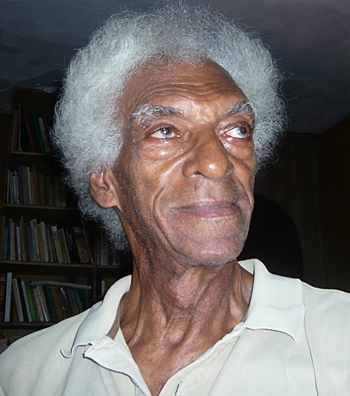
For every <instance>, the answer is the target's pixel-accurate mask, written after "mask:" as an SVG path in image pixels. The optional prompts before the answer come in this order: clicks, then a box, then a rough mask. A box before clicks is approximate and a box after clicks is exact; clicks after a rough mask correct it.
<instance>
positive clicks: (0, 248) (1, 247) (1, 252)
mask: <svg viewBox="0 0 350 396" xmlns="http://www.w3.org/2000/svg"><path fill="white" fill-rule="evenodd" d="M5 228H6V216H2V218H1V231H0V235H1V242H0V260H6V259H5V258H4V257H5V241H6V235H5Z"/></svg>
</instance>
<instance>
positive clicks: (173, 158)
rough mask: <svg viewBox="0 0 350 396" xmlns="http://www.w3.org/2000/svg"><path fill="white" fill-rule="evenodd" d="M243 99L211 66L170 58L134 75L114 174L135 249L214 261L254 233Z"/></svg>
mask: <svg viewBox="0 0 350 396" xmlns="http://www.w3.org/2000/svg"><path fill="white" fill-rule="evenodd" d="M246 102H247V98H246V97H245V96H244V94H243V93H242V92H241V91H240V90H239V88H238V87H237V86H236V85H235V83H234V82H233V80H232V79H231V78H230V77H229V76H228V75H227V74H226V72H225V71H224V70H223V69H221V68H220V67H219V66H217V65H216V64H214V63H212V62H206V63H204V64H202V65H200V66H199V65H194V64H192V63H190V62H184V63H182V64H180V65H177V66H173V67H172V66H169V64H165V63H164V64H162V65H158V66H152V67H148V68H143V69H142V70H141V71H139V72H138V73H137V74H136V75H134V76H132V77H131V78H130V80H129V81H128V83H127V84H126V87H125V90H124V94H123V98H122V105H123V110H124V112H123V115H124V131H125V132H124V133H125V135H124V143H123V147H122V149H121V152H120V155H119V158H118V160H117V162H116V164H115V169H114V174H115V177H116V186H117V193H118V197H119V202H120V212H121V218H122V222H123V225H124V228H125V230H126V233H127V235H128V237H129V239H130V240H131V244H132V245H133V242H132V241H135V240H137V241H138V244H137V246H138V247H137V248H142V249H145V248H146V249H147V250H148V251H153V252H154V251H157V252H163V253H165V254H166V255H167V257H172V258H174V259H175V260H177V262H180V263H183V265H205V266H216V265H220V264H224V263H227V262H229V261H232V260H234V259H235V258H236V257H237V255H238V254H239V253H240V251H241V249H242V247H243V244H244V241H245V239H246V236H247V233H248V228H249V222H250V218H251V213H252V209H253V183H254V174H255V167H256V157H255V153H254V143H253V140H252V131H253V127H254V117H253V115H252V113H251V111H250V107H249V105H247V103H246ZM134 249H135V246H134ZM134 253H135V252H134ZM189 260H190V261H189ZM189 263H191V264H189Z"/></svg>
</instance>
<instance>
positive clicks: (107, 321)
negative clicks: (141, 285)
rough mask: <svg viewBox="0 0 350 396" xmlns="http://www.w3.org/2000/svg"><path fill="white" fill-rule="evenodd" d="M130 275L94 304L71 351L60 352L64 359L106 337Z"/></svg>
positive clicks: (129, 281) (125, 290)
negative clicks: (76, 349) (78, 348)
mask: <svg viewBox="0 0 350 396" xmlns="http://www.w3.org/2000/svg"><path fill="white" fill-rule="evenodd" d="M130 285H131V275H129V276H126V277H125V278H122V279H120V280H118V281H117V282H116V283H114V285H113V286H112V287H111V288H110V289H109V290H108V292H107V293H106V296H105V297H104V299H103V301H101V302H98V303H97V304H95V305H94V306H93V307H92V308H91V309H90V311H89V313H88V315H87V316H86V318H85V319H84V321H83V322H82V324H81V325H80V327H79V329H78V331H77V334H76V337H75V340H74V343H73V346H72V349H71V350H70V351H67V350H62V351H61V353H62V355H63V356H65V357H71V356H72V355H73V353H74V350H75V348H76V347H78V346H83V345H88V344H90V345H94V344H96V343H97V342H98V341H100V340H101V339H102V338H103V337H104V336H106V335H107V334H108V332H109V330H110V329H111V327H112V325H113V323H114V320H115V318H116V315H117V311H118V307H119V303H120V301H121V299H122V297H123V295H124V294H125V293H126V292H127V291H128V290H129V289H130Z"/></svg>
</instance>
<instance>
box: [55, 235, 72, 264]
mask: <svg viewBox="0 0 350 396" xmlns="http://www.w3.org/2000/svg"><path fill="white" fill-rule="evenodd" d="M58 238H59V240H60V245H61V248H62V254H63V260H64V262H65V263H71V260H70V257H69V251H68V246H67V241H66V235H65V233H64V229H63V228H60V229H58Z"/></svg>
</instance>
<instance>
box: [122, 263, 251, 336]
mask: <svg viewBox="0 0 350 396" xmlns="http://www.w3.org/2000/svg"><path fill="white" fill-rule="evenodd" d="M147 267H148V268H147ZM135 268H136V270H135V271H134V275H133V281H132V284H131V288H130V291H129V293H127V294H126V295H125V296H124V298H123V300H122V307H121V322H120V325H121V327H122V330H123V333H124V337H125V339H126V341H127V343H131V344H133V343H134V342H137V340H138V339H139V338H140V337H144V336H145V335H147V334H148V335H149V336H151V337H157V336H159V337H165V336H166V337H167V339H168V340H169V341H170V342H175V343H178V342H180V341H181V340H183V339H185V338H186V337H191V336H200V335H201V334H202V333H203V332H204V333H205V334H207V333H209V334H212V335H213V336H214V337H215V338H217V337H219V339H220V338H222V337H223V336H224V335H225V334H227V333H229V332H230V331H231V330H232V329H233V328H234V327H235V325H237V324H238V323H239V322H240V321H241V320H242V318H243V317H244V315H245V312H246V311H247V308H248V305H249V300H250V294H251V289H252V280H249V278H248V279H247V280H246V279H245V278H246V277H247V275H246V274H244V272H245V270H243V269H242V268H241V267H240V266H239V264H238V263H237V262H233V263H228V264H225V265H224V266H220V267H217V268H211V269H209V268H199V267H196V268H190V269H184V270H183V271H182V273H181V274H180V275H177V276H174V275H173V274H172V275H171V276H169V273H165V271H163V273H164V274H163V275H162V270H160V269H158V272H157V274H153V273H152V272H153V271H152V270H150V267H149V266H146V269H144V270H143V271H142V270H141V271H140V267H136V266H135ZM193 285H195V286H193ZM151 329H152V330H151ZM215 334H216V335H215Z"/></svg>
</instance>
